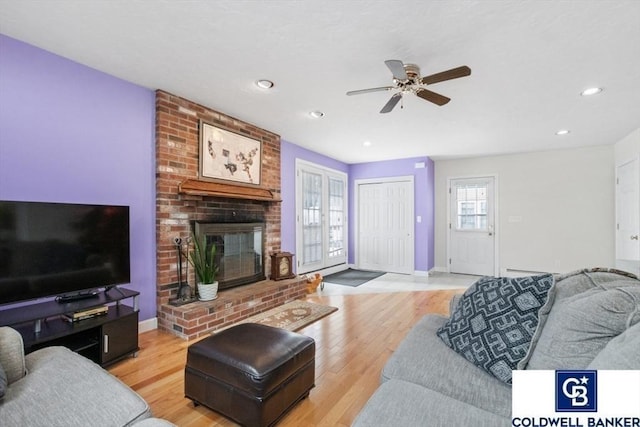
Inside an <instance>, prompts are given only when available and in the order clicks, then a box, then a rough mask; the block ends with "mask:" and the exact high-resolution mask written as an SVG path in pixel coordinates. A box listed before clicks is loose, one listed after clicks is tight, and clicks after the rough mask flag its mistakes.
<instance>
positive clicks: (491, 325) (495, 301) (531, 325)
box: [438, 274, 554, 384]
mask: <svg viewBox="0 0 640 427" xmlns="http://www.w3.org/2000/svg"><path fill="white" fill-rule="evenodd" d="M553 283H554V280H553V276H552V275H551V274H546V275H540V276H526V277H483V278H482V279H480V280H478V281H477V282H476V283H474V284H473V285H472V286H471V287H470V288H469V289H468V290H467V291H466V292H465V293H464V295H463V296H462V300H461V301H460V302H459V303H458V304H457V306H456V307H455V309H454V311H453V313H451V318H450V319H449V321H448V322H447V323H446V324H445V325H443V326H442V327H441V328H440V329H439V330H438V336H439V337H440V338H442V341H444V343H445V344H446V345H448V346H449V347H451V348H452V349H453V350H455V351H456V352H458V353H459V354H461V355H463V356H464V357H465V358H466V359H467V360H468V361H469V362H471V363H473V364H475V365H476V366H478V367H480V368H482V369H484V370H486V371H487V372H489V373H490V374H491V375H493V376H495V377H496V378H498V379H499V380H501V381H504V382H505V383H507V384H511V371H512V370H513V369H515V368H516V366H517V364H518V362H520V360H522V359H523V358H524V357H525V356H526V354H527V350H528V349H529V346H530V344H531V339H532V337H533V334H534V332H535V331H536V327H537V325H538V311H539V310H540V308H541V307H542V306H543V305H544V304H545V303H546V302H547V295H548V293H549V290H550V289H551V287H552V286H553Z"/></svg>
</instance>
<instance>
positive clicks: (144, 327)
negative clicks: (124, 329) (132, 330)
mask: <svg viewBox="0 0 640 427" xmlns="http://www.w3.org/2000/svg"><path fill="white" fill-rule="evenodd" d="M154 329H158V318H157V317H154V318H151V319H147V320H143V321H142V322H138V333H139V334H141V333H143V332H148V331H153V330H154Z"/></svg>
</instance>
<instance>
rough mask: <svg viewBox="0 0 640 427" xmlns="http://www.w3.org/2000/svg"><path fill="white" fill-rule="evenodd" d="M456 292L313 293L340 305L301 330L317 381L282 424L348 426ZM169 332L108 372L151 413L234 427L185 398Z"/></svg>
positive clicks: (181, 422) (147, 339)
mask: <svg viewBox="0 0 640 427" xmlns="http://www.w3.org/2000/svg"><path fill="white" fill-rule="evenodd" d="M461 292H462V290H460V291H451V290H444V291H420V292H399V293H380V294H357V295H339V296H316V295H313V296H310V297H308V298H307V300H308V301H311V302H317V303H321V304H328V305H332V306H334V307H338V311H337V312H334V313H333V314H331V315H329V316H327V317H325V318H323V319H321V320H319V321H317V322H315V323H313V324H311V325H309V326H307V327H306V328H304V329H301V330H300V331H298V332H300V333H303V334H305V335H308V336H310V337H312V338H313V339H314V340H315V341H316V380H315V383H316V386H315V388H314V389H312V390H311V394H310V395H309V398H307V399H305V400H303V401H302V402H300V403H299V404H298V405H297V406H296V407H295V408H294V409H293V410H292V411H291V412H289V414H288V415H287V416H286V417H285V418H284V419H283V420H282V421H281V422H280V424H279V425H280V426H295V427H298V426H349V425H351V423H352V422H353V420H354V419H355V417H356V415H357V414H358V412H359V411H360V409H361V408H362V407H363V406H364V404H365V402H366V401H367V399H368V398H369V397H370V396H371V395H372V394H373V392H374V391H375V389H376V388H377V387H378V385H379V377H380V370H381V369H382V367H383V365H384V363H385V362H386V361H387V359H388V358H389V356H390V355H391V353H392V352H393V351H394V349H395V348H396V347H397V346H398V344H399V343H400V341H401V340H402V339H403V338H404V336H405V335H406V334H407V332H408V331H409V329H410V328H411V326H412V325H414V324H415V323H416V322H417V321H418V320H419V319H420V318H421V317H422V316H423V315H425V314H426V313H441V314H447V313H448V308H449V307H448V301H449V299H450V298H451V296H452V295H454V294H455V293H461ZM193 342H195V341H190V342H187V341H183V340H181V339H180V338H177V337H175V336H173V335H170V334H168V333H164V332H159V331H150V332H145V333H143V334H141V335H140V352H139V356H138V357H137V358H135V359H134V358H129V359H126V360H124V361H122V362H120V363H118V364H116V365H114V366H112V367H111V368H109V371H110V372H111V373H112V374H114V375H116V376H117V377H118V378H120V379H121V380H122V381H124V382H125V383H126V384H127V385H129V386H130V387H131V388H133V389H134V390H135V391H136V392H138V393H139V394H140V395H141V396H142V397H143V398H144V399H145V400H146V401H147V402H148V403H149V405H150V406H151V410H152V411H153V414H154V415H155V416H156V417H159V418H164V419H166V420H169V421H171V422H173V423H174V424H176V425H178V426H180V427H187V426H235V425H236V424H235V423H233V422H231V421H229V420H228V419H226V418H224V417H222V416H221V415H218V414H217V413H215V412H213V411H211V410H209V409H207V408H206V407H204V406H198V407H197V408H196V407H194V406H193V403H192V402H191V401H190V400H189V399H186V398H185V397H184V365H185V362H186V354H187V347H188V346H189V345H190V344H193Z"/></svg>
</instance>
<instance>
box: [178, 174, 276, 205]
mask: <svg viewBox="0 0 640 427" xmlns="http://www.w3.org/2000/svg"><path fill="white" fill-rule="evenodd" d="M178 193H180V194H188V195H191V196H217V197H228V198H230V199H244V200H260V201H266V202H281V201H282V200H281V199H280V198H279V197H277V196H276V195H275V194H274V193H273V192H272V191H271V190H267V189H266V188H259V187H247V186H244V185H234V184H223V183H220V182H210V181H200V180H197V179H187V180H185V181H182V182H181V183H180V184H178Z"/></svg>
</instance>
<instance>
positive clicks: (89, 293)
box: [56, 289, 98, 304]
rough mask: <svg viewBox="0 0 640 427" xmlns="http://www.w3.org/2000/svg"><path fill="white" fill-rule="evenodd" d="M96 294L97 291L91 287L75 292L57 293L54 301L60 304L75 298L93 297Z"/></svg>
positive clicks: (75, 299)
mask: <svg viewBox="0 0 640 427" xmlns="http://www.w3.org/2000/svg"><path fill="white" fill-rule="evenodd" d="M97 296H98V291H97V290H95V289H93V290H90V291H82V292H75V293H73V294H64V295H58V296H57V297H56V301H57V302H59V303H61V304H64V303H66V302H71V301H77V300H81V299H87V298H95V297H97Z"/></svg>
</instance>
